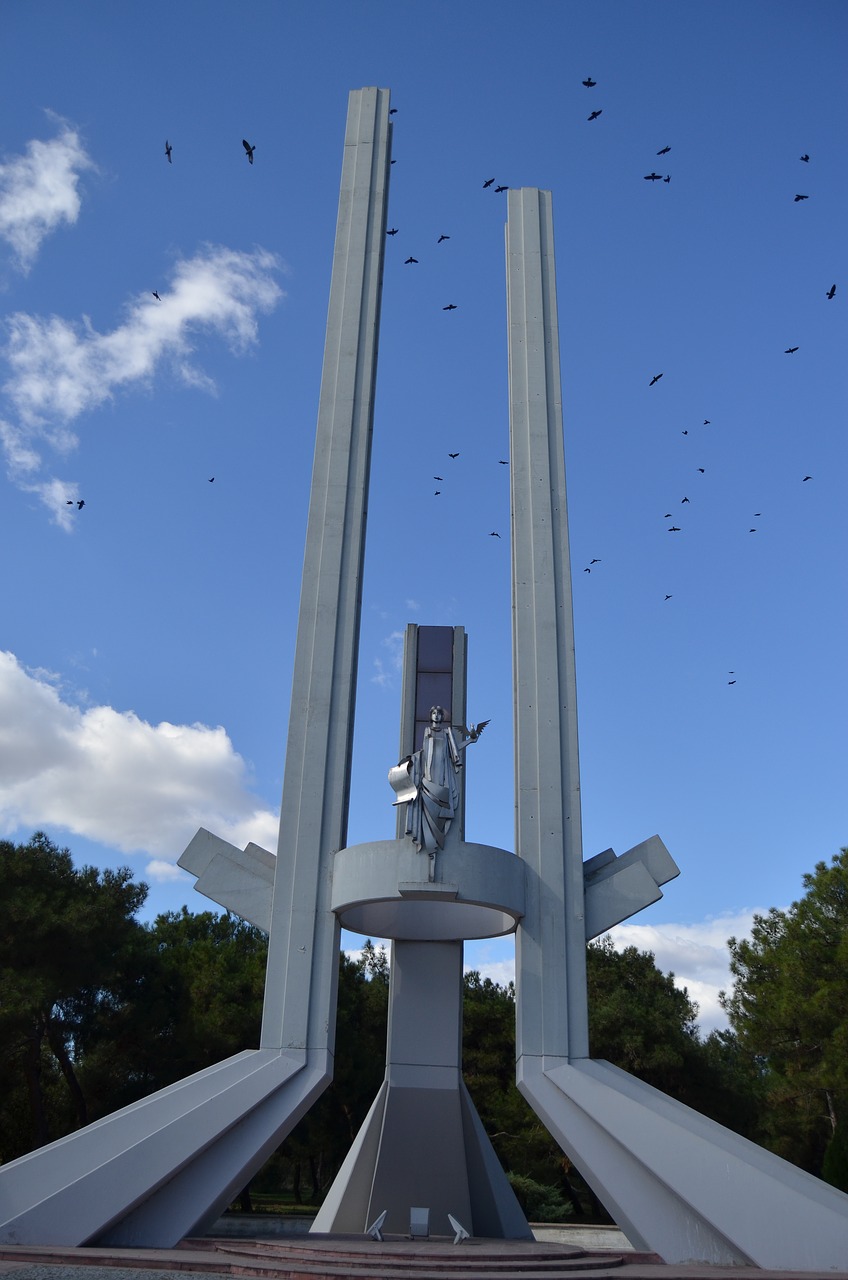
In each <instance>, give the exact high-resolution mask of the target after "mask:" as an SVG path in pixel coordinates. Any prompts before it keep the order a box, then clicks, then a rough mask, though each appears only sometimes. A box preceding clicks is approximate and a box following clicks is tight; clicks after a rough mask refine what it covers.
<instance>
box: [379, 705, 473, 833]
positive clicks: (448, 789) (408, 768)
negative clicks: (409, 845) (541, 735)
mask: <svg viewBox="0 0 848 1280" xmlns="http://www.w3.org/2000/svg"><path fill="white" fill-rule="evenodd" d="M444 721H445V712H444V708H443V707H431V708H430V723H429V724H428V726H427V728H426V729H425V730H424V743H423V746H422V747H421V750H420V751H416V752H415V754H414V755H411V756H407V757H406V759H404V760H401V762H400V764H398V765H397V766H396V767H395V768H394V769H390V770H389V782H390V783H391V785H392V787H393V789H394V790H395V791H396V792H397V796H398V798H397V800H395V801H394V804H403V803H404V802H406V834H407V835H408V836H412V839H413V842H414V844H415V847H416V848H417V849H418V852H419V853H427V854H429V855H430V857H431V858H434V857H435V855H436V852H437V851H438V850H439V849H443V848H444V847H445V836H446V835H447V833H448V830H449V828H450V824H451V822H452V820H453V819H454V817H455V816H456V813H457V810H458V808H459V778H458V776H457V775H458V772H459V770H460V769H461V768H462V764H463V757H462V752H463V751H464V750H465V748H466V747H467V746H468V744H469V743H471V742H476V741H477V739H478V738H479V737H480V734H481V733H482V732H483V730H484V729H485V727H486V725H487V724H488V723H489V721H488V720H483V721H482V722H481V723H480V724H477V725H471V726H470V728H468V729H465V728H463V729H459V728H457V729H454V728H453V727H452V726H451V725H449V724H445V722H444Z"/></svg>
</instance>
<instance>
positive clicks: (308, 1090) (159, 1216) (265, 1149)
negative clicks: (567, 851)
mask: <svg viewBox="0 0 848 1280" xmlns="http://www.w3.org/2000/svg"><path fill="white" fill-rule="evenodd" d="M390 141H391V124H390V121H389V94H388V91H387V90H385V89H374V88H370V89H360V90H356V91H354V92H353V93H351V95H350V100H349V105H348V117H347V127H346V132H345V148H344V161H343V166H342V182H341V192H340V197H339V215H338V224H337V229H336V245H335V254H334V259H333V274H332V284H331V289H330V305H329V315H328V321H327V338H326V345H325V354H324V371H323V375H322V381H321V395H320V403H319V412H318V430H317V439H316V448H315V465H314V469H313V475H312V496H311V501H310V508H309V523H308V528H307V536H306V553H305V557H304V571H303V592H302V597H301V605H300V615H299V621H298V633H297V647H296V655H295V668H294V685H293V694H292V708H291V719H290V727H289V736H288V748H287V753H286V763H285V780H284V787H283V803H282V815H281V822H280V843H279V848H278V853H277V858H276V862H275V860H274V858H273V856H272V855H271V854H269V853H268V852H267V851H265V850H262V849H258V848H257V847H256V846H254V845H248V847H247V849H245V850H238V849H234V848H233V847H232V846H231V845H229V844H227V842H226V841H223V840H220V839H218V838H217V837H215V836H213V835H212V834H211V833H209V832H207V831H203V830H201V831H200V832H198V834H197V836H196V837H195V838H194V840H192V842H191V844H190V845H189V847H188V849H187V850H186V851H185V853H184V855H183V857H182V859H181V865H182V866H185V867H187V868H188V869H189V870H193V871H194V872H195V874H197V875H198V876H199V877H200V879H201V881H202V880H203V877H204V876H206V877H207V880H208V881H209V887H208V892H209V893H210V896H212V897H213V898H214V899H215V900H216V901H218V902H220V903H221V904H222V905H224V906H227V907H228V908H229V907H233V909H236V910H239V909H241V911H242V914H244V915H245V916H246V917H247V918H248V919H252V920H254V921H255V922H257V923H261V924H262V926H263V927H264V928H267V929H269V930H270V948H269V963H268V977H267V983H266V994H265V1011H264V1020H263V1028H262V1043H261V1046H260V1048H259V1049H255V1050H248V1051H246V1052H244V1053H241V1054H237V1055H236V1056H235V1057H233V1058H230V1059H228V1060H227V1061H226V1062H222V1063H217V1064H216V1065H215V1066H213V1067H210V1068H208V1069H207V1070H206V1071H201V1072H199V1073H197V1075H194V1076H191V1077H189V1078H188V1079H187V1080H182V1081H180V1082H179V1083H178V1084H175V1085H172V1086H171V1087H170V1088H169V1089H164V1090H162V1091H161V1092H159V1093H156V1094H153V1095H152V1096H151V1097H149V1098H145V1099H143V1100H142V1101H140V1102H138V1103H135V1104H134V1105H133V1106H131V1107H126V1108H124V1109H123V1110H122V1111H118V1112H116V1113H115V1114H114V1115H112V1116H108V1117H106V1119H104V1120H101V1121H98V1122H97V1123H96V1124H93V1125H89V1126H88V1127H87V1128H86V1129H82V1130H80V1131H79V1132H78V1133H75V1134H72V1135H70V1136H69V1137H67V1138H63V1139H61V1140H60V1141H59V1142H55V1143H52V1144H50V1145H49V1146H46V1147H42V1148H40V1149H39V1150H38V1151H34V1152H31V1153H30V1154H29V1155H27V1156H24V1157H22V1158H21V1159H20V1160H16V1161H12V1162H11V1163H9V1164H7V1165H4V1166H3V1167H2V1168H0V1240H2V1241H8V1242H10V1243H16V1244H26V1243H37V1244H63V1245H73V1244H103V1245H148V1246H162V1247H168V1246H171V1245H174V1244H176V1243H177V1242H178V1241H179V1240H180V1239H181V1238H182V1237H183V1236H184V1235H187V1234H189V1233H191V1232H195V1231H198V1230H199V1229H201V1228H202V1227H203V1226H204V1225H206V1224H208V1223H209V1222H211V1221H214V1219H215V1218H216V1217H217V1216H218V1214H219V1213H220V1212H221V1211H222V1210H223V1209H225V1208H226V1206H227V1205H228V1204H229V1203H230V1201H231V1200H232V1199H233V1197H234V1195H235V1194H236V1193H237V1192H238V1191H239V1189H240V1188H241V1187H243V1186H244V1185H245V1183H246V1182H247V1180H248V1179H249V1178H250V1176H251V1175H252V1173H254V1172H255V1171H256V1169H258V1168H259V1167H260V1166H261V1165H262V1164H263V1163H264V1161H265V1160H266V1159H267V1157H268V1156H269V1155H270V1154H271V1153H272V1152H273V1151H274V1149H275V1148H276V1147H277V1146H278V1145H279V1143H280V1142H281V1141H282V1140H283V1138H284V1137H285V1136H286V1134H287V1133H288V1132H289V1131H290V1130H291V1129H292V1127H293V1126H294V1125H295V1124H296V1123H297V1121H298V1120H299V1119H300V1118H301V1116H302V1115H304V1113H305V1112H306V1111H307V1110H308V1108H309V1106H310V1105H311V1103H312V1102H313V1101H314V1099H315V1098H316V1097H318V1096H319V1094H320V1093H321V1092H322V1090H323V1089H324V1088H325V1087H326V1085H327V1084H328V1082H329V1081H330V1079H331V1077H332V1069H333V1068H332V1051H333V1035H334V1028H335V1017H336V981H337V973H338V962H339V956H338V952H339V947H338V943H339V926H338V923H337V919H336V916H335V915H334V913H333V911H332V910H331V908H330V904H329V888H330V882H331V867H332V859H333V855H334V853H335V852H336V851H337V850H338V849H340V848H342V846H343V845H344V844H345V834H346V827H347V810H348V797H349V787H350V761H351V751H352V737H353V710H354V697H355V689H356V663H357V649H358V642H359V618H360V599H361V592H362V564H363V554H364V538H365V516H366V509H367V495H368V476H369V465H370V452H371V428H372V419H373V410H374V381H375V374H376V361H377V335H378V328H379V319H380V290H381V283H382V269H383V247H384V242H385V231H386V208H387V200H388V179H389V164H390V155H389V152H390ZM275 868H276V873H275ZM272 883H273V885H274V890H273V893H274V896H273V910H272V911H271V912H269V911H268V910H267V902H268V899H269V896H270V892H271V885H272ZM129 1065H131V1064H129Z"/></svg>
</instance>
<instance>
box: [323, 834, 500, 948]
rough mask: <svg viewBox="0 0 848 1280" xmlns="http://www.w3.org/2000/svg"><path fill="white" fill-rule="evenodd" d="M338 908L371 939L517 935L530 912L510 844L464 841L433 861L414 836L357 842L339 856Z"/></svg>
mask: <svg viewBox="0 0 848 1280" xmlns="http://www.w3.org/2000/svg"><path fill="white" fill-rule="evenodd" d="M431 866H432V870H433V874H434V879H433V880H432V881H431V880H429V879H428V876H429V874H430V871H431ZM332 907H333V910H334V911H335V912H336V914H337V915H338V917H339V919H340V921H341V923H342V925H343V927H344V928H345V929H349V930H351V932H353V933H362V934H365V935H367V936H370V937H378V938H393V939H397V940H403V941H409V942H454V941H461V940H464V939H467V938H498V937H501V936H502V935H503V934H507V933H514V931H515V927H516V925H517V924H518V921H519V920H520V919H521V917H522V916H523V914H524V863H523V862H522V861H521V859H520V858H517V857H516V856H515V854H513V853H509V852H508V851H507V850H506V849H497V848H495V847H494V846H492V845H485V844H466V843H465V842H464V841H462V842H460V841H456V843H455V844H453V845H452V846H449V847H448V848H446V849H445V850H444V851H443V852H441V853H439V854H437V856H436V858H435V860H434V865H433V864H431V860H430V858H429V857H428V856H427V854H422V853H419V852H418V851H417V850H416V848H415V845H414V844H413V843H412V841H411V840H409V839H406V840H375V841H372V842H370V843H369V844H357V845H352V846H351V847H350V848H349V849H342V850H340V851H339V853H337V854H336V857H335V860H334V864H333V896H332Z"/></svg>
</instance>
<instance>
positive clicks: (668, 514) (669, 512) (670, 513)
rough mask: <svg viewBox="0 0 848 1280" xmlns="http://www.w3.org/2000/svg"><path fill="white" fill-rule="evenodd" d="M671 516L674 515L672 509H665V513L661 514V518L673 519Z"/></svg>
mask: <svg viewBox="0 0 848 1280" xmlns="http://www.w3.org/2000/svg"><path fill="white" fill-rule="evenodd" d="M673 517H674V512H673V511H666V513H665V515H664V516H663V520H671V519H673Z"/></svg>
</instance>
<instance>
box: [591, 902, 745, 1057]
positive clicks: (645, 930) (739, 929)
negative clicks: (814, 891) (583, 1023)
mask: <svg viewBox="0 0 848 1280" xmlns="http://www.w3.org/2000/svg"><path fill="white" fill-rule="evenodd" d="M755 912H756V913H758V914H760V915H763V914H765V912H766V909H765V908H763V907H751V908H747V907H746V908H745V909H743V910H742V911H735V912H732V913H728V914H727V915H720V916H708V917H707V919H706V920H699V921H697V922H696V923H694V924H660V925H650V924H620V925H617V926H616V927H615V928H614V929H613V930H611V932H610V935H609V936H610V938H611V939H612V942H613V946H615V948H616V949H617V950H618V951H622V950H623V949H624V948H625V947H638V948H639V950H640V951H652V952H653V954H654V959H655V960H656V962H657V966H658V967H659V968H660V969H662V971H663V973H669V972H670V973H673V974H674V982H675V986H677V987H680V988H683V987H685V988H686V990H687V991H688V992H689V995H690V997H691V998H692V999H693V1000H694V1001H695V1003H696V1004H697V1005H698V1025H699V1026H700V1028H701V1030H702V1031H704V1032H705V1033H709V1032H710V1031H713V1030H715V1029H717V1028H719V1027H726V1026H727V1017H726V1016H725V1013H724V1010H723V1009H722V1007H721V1005H720V1004H719V1000H718V993H719V992H720V991H726V990H728V988H729V987H730V986H731V985H732V978H731V973H730V952H729V951H728V949H727V940H728V938H744V937H747V936H748V935H749V934H750V932H751V924H752V922H753V918H754V914H755Z"/></svg>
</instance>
